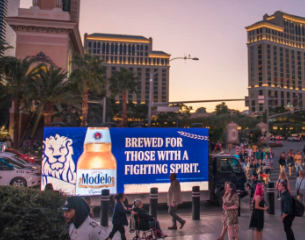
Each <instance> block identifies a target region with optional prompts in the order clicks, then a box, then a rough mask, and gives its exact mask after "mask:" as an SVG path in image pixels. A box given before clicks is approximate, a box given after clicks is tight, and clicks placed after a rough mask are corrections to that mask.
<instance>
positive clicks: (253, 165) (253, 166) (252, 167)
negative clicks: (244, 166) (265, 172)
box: [248, 157, 256, 178]
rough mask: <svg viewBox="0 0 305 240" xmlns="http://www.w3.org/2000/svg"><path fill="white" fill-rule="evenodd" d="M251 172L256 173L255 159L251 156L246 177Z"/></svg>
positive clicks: (250, 174)
mask: <svg viewBox="0 0 305 240" xmlns="http://www.w3.org/2000/svg"><path fill="white" fill-rule="evenodd" d="M253 173H256V162H255V159H254V158H253V157H251V161H250V165H249V175H248V178H250V177H251V176H252V174H253Z"/></svg>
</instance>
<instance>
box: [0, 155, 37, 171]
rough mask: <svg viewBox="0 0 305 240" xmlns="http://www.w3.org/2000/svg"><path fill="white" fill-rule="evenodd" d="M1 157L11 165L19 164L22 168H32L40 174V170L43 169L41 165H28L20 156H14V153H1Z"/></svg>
mask: <svg viewBox="0 0 305 240" xmlns="http://www.w3.org/2000/svg"><path fill="white" fill-rule="evenodd" d="M0 157H1V158H5V159H6V161H7V162H8V163H9V164H11V165H14V164H18V165H20V167H22V168H30V169H33V170H37V171H39V172H40V169H41V167H40V165H38V164H36V163H28V162H27V161H25V160H23V159H22V158H20V157H19V156H18V155H16V154H14V153H10V152H2V153H0Z"/></svg>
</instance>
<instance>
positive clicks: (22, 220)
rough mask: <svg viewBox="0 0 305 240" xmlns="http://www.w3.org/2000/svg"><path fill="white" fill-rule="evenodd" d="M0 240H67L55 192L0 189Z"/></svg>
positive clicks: (65, 227)
mask: <svg viewBox="0 0 305 240" xmlns="http://www.w3.org/2000/svg"><path fill="white" fill-rule="evenodd" d="M0 202H1V204H0V240H23V239H31V240H36V239H37V240H38V239H39V240H43V239H59V240H66V239H69V236H68V226H67V225H66V224H65V221H64V218H63V212H62V210H61V209H60V207H62V206H63V205H64V202H65V197H63V196H61V195H60V194H59V193H58V192H52V191H46V192H40V190H37V189H31V188H16V187H11V186H8V187H4V186H1V187H0Z"/></svg>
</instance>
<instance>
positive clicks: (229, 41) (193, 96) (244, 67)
mask: <svg viewBox="0 0 305 240" xmlns="http://www.w3.org/2000/svg"><path fill="white" fill-rule="evenodd" d="M31 5H32V0H21V7H23V8H29V7H30V6H31ZM304 8H305V1H303V0H291V1H284V0H256V1H250V0H214V1H208V0H128V1H126V0H111V1H109V0H81V15H80V32H81V34H82V40H83V36H84V34H85V33H86V32H87V33H88V34H91V33H95V32H96V33H115V34H129V35H142V36H144V37H147V38H148V37H152V38H153V49H154V50H160V51H164V52H167V53H169V54H171V57H172V58H174V57H184V56H188V54H190V55H191V56H192V57H198V58H199V59H200V60H199V61H191V60H188V61H184V60H175V61H173V62H171V70H170V90H169V96H170V101H182V100H185V101H190V100H208V99H233V98H234V99H236V98H244V97H245V96H247V95H248V91H247V87H248V63H247V61H248V58H247V45H246V41H247V34H246V30H245V26H248V25H251V24H253V23H255V22H258V21H261V20H262V19H263V15H264V14H265V13H267V14H269V15H271V14H273V13H274V12H275V11H277V10H280V11H283V12H287V13H290V14H293V15H297V16H303V17H305V13H304V10H303V9H304ZM216 104H219V103H202V104H190V105H192V106H193V109H196V108H198V107H200V106H203V107H206V108H207V111H208V112H211V111H214V109H215V105H216ZM227 105H228V106H229V108H232V109H237V110H240V111H242V110H245V109H247V108H246V107H245V102H244V101H241V102H227Z"/></svg>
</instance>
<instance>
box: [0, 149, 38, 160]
mask: <svg viewBox="0 0 305 240" xmlns="http://www.w3.org/2000/svg"><path fill="white" fill-rule="evenodd" d="M5 151H6V152H10V153H14V154H16V155H17V156H18V157H20V158H22V159H23V160H25V161H27V162H29V163H37V162H38V161H39V158H38V157H36V156H34V155H32V154H28V153H24V152H22V151H21V150H17V149H14V148H7V149H5Z"/></svg>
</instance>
